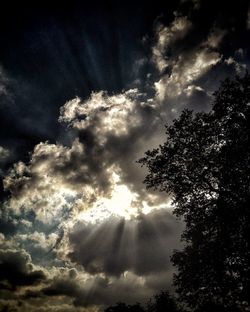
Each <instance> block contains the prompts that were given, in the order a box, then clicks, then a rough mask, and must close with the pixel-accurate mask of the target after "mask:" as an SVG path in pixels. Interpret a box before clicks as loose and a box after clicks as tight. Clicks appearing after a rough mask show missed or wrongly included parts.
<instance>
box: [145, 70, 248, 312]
mask: <svg viewBox="0 0 250 312" xmlns="http://www.w3.org/2000/svg"><path fill="white" fill-rule="evenodd" d="M249 126H250V75H249V74H248V73H247V74H246V75H245V76H244V77H242V78H240V77H236V79H235V80H233V81H232V80H226V81H224V82H223V83H222V84H221V87H220V88H219V90H218V91H217V92H216V93H215V94H214V104H213V107H212V110H211V111H210V112H209V113H196V114H194V113H193V112H192V111H189V110H185V111H183V112H182V114H181V115H180V117H179V118H178V119H176V120H174V122H173V124H172V125H169V126H166V135H167V138H166V142H165V143H164V144H163V145H160V146H159V148H157V149H154V150H152V151H148V152H146V154H145V157H144V158H142V159H140V160H139V162H140V163H141V164H142V165H145V166H146V167H147V168H148V171H149V173H148V175H147V176H146V178H145V184H146V185H147V187H149V188H154V189H158V190H160V191H165V192H167V193H169V194H171V195H172V198H173V204H174V207H175V208H174V213H175V214H176V215H177V216H181V217H183V218H184V220H185V223H186V229H185V231H184V233H183V236H182V238H183V240H184V241H185V243H186V244H185V247H184V249H183V250H182V251H175V252H174V255H173V257H172V262H173V264H174V265H175V266H176V267H177V269H178V273H177V274H176V275H175V280H174V284H175V286H176V290H177V292H178V293H179V296H180V300H182V301H183V302H185V303H186V304H188V305H189V306H190V307H192V308H193V309H199V311H202V307H204V311H205V306H207V307H209V306H210V307H212V306H218V307H219V306H220V307H221V309H220V310H221V311H224V310H223V309H224V308H226V309H227V311H229V310H230V311H231V310H232V311H238V310H239V311H247V309H248V308H249V307H250V247H249V246H250V245H249V243H250V239H249V237H250V212H249V211H250V210H249V209H250V167H249V161H250V142H249Z"/></svg>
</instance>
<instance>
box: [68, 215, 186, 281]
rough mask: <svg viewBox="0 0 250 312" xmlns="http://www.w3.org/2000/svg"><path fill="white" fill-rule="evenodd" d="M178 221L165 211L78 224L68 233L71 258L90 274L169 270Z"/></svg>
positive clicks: (178, 232)
mask: <svg viewBox="0 0 250 312" xmlns="http://www.w3.org/2000/svg"><path fill="white" fill-rule="evenodd" d="M181 228H182V226H181V224H180V223H178V222H177V221H176V220H175V219H174V218H173V217H172V215H171V214H170V213H169V212H168V211H166V210H157V211H154V212H152V213H150V214H148V215H141V216H139V217H138V219H136V220H124V219H118V218H112V217H111V218H110V219H108V220H107V221H103V222H101V223H100V224H84V223H83V224H81V223H78V224H76V225H75V227H74V228H73V230H72V232H71V233H70V234H69V241H70V248H72V249H73V251H72V252H70V253H69V258H70V259H71V261H73V262H76V263H78V264H81V265H82V266H83V267H84V269H85V271H87V272H89V273H90V274H96V273H101V272H103V273H105V274H107V275H114V276H119V275H120V274H121V273H124V272H125V271H132V272H134V273H135V274H137V275H141V276H144V275H148V274H150V273H156V272H162V271H165V270H169V269H170V259H169V257H170V255H171V253H172V249H173V248H176V246H177V245H178V241H179V234H180V231H181Z"/></svg>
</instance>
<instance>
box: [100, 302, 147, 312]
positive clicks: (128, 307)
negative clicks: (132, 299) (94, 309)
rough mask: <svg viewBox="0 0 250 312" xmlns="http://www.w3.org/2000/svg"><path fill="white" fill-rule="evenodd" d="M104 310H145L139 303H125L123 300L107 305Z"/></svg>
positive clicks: (142, 311)
mask: <svg viewBox="0 0 250 312" xmlns="http://www.w3.org/2000/svg"><path fill="white" fill-rule="evenodd" d="M104 312H145V311H144V309H143V307H142V306H141V305H140V303H136V304H133V305H127V304H126V303H124V302H118V303H117V304H115V305H113V306H110V307H107V308H106V309H105V310H104Z"/></svg>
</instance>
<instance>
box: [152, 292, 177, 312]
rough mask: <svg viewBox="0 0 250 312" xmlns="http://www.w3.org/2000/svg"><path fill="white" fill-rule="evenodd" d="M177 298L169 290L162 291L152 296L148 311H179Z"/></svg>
mask: <svg viewBox="0 0 250 312" xmlns="http://www.w3.org/2000/svg"><path fill="white" fill-rule="evenodd" d="M178 311H180V309H179V308H178V306H177V304H176V302H175V299H174V298H173V297H171V296H170V295H169V293H168V292H165V291H162V292H161V293H159V294H157V295H155V296H154V297H153V298H151V299H150V300H149V302H148V304H147V312H178Z"/></svg>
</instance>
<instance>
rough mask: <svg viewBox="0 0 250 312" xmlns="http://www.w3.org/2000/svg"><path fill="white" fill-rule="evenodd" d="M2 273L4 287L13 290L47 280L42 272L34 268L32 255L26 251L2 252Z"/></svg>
mask: <svg viewBox="0 0 250 312" xmlns="http://www.w3.org/2000/svg"><path fill="white" fill-rule="evenodd" d="M0 272H1V273H0V280H1V282H2V286H5V287H6V288H7V289H12V290H15V289H16V287H18V286H30V285H36V284H39V283H40V282H41V281H43V280H45V279H46V276H45V274H44V272H43V271H42V270H36V269H34V268H33V266H32V264H31V258H30V255H29V254H28V253H27V252H25V251H24V250H11V249H6V250H1V251H0Z"/></svg>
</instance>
